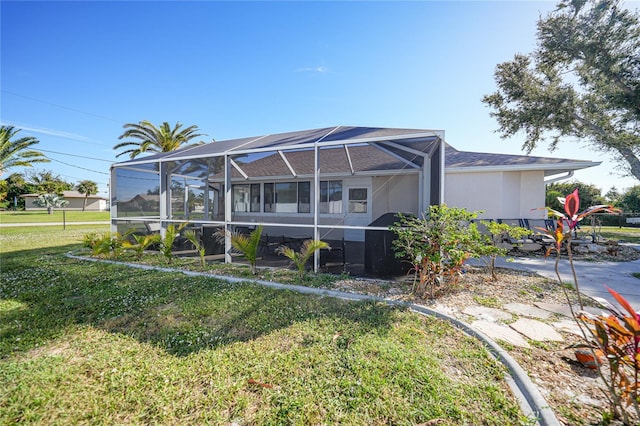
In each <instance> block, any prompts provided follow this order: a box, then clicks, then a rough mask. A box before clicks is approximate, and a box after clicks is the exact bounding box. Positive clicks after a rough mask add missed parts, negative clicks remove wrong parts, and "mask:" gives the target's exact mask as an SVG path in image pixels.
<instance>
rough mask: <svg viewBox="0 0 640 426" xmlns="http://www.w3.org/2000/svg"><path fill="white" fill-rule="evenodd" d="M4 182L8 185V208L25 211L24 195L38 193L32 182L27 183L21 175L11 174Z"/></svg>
mask: <svg viewBox="0 0 640 426" xmlns="http://www.w3.org/2000/svg"><path fill="white" fill-rule="evenodd" d="M4 182H6V183H7V196H6V207H11V206H14V201H15V206H16V207H17V208H18V209H21V210H22V209H24V198H22V197H21V195H22V194H33V193H36V192H37V188H36V187H35V186H34V185H33V184H32V183H30V182H27V180H26V179H25V177H24V175H22V174H21V173H12V174H10V175H9V176H8V177H7V178H6V179H5V180H4Z"/></svg>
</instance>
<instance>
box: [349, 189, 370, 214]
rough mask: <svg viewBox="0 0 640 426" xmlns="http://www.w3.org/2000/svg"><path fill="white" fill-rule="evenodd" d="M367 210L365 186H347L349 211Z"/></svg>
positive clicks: (360, 211)
mask: <svg viewBox="0 0 640 426" xmlns="http://www.w3.org/2000/svg"><path fill="white" fill-rule="evenodd" d="M366 212H367V188H349V213H366Z"/></svg>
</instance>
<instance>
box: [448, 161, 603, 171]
mask: <svg viewBox="0 0 640 426" xmlns="http://www.w3.org/2000/svg"><path fill="white" fill-rule="evenodd" d="M600 164H602V162H601V161H576V162H567V163H556V164H517V165H499V166H470V167H445V169H444V171H445V173H481V172H485V173H486V172H524V171H545V172H547V171H549V172H554V173H560V172H563V171H569V170H582V169H587V168H589V167H595V166H599V165H600Z"/></svg>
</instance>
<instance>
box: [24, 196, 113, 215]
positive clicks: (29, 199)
mask: <svg viewBox="0 0 640 426" xmlns="http://www.w3.org/2000/svg"><path fill="white" fill-rule="evenodd" d="M38 195H40V194H23V195H22V198H24V208H25V210H46V207H38V206H37V205H36V203H35V202H36V200H37V199H38ZM62 198H64V199H65V200H67V201H68V202H69V204H67V205H66V206H65V207H64V208H65V210H82V205H83V203H84V199H85V195H84V194H81V193H79V192H78V191H63V192H62ZM107 207H108V205H107V199H106V198H104V197H101V196H99V195H90V196H89V197H87V205H86V207H85V211H100V212H102V211H105V210H107Z"/></svg>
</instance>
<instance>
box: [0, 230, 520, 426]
mask: <svg viewBox="0 0 640 426" xmlns="http://www.w3.org/2000/svg"><path fill="white" fill-rule="evenodd" d="M104 231H106V227H99V228H95V227H92V228H89V227H72V228H67V230H65V231H63V230H60V229H47V228H37V229H33V228H23V229H15V228H14V229H12V228H5V229H0V256H1V260H2V261H1V262H0V272H1V273H2V280H1V281H0V407H2V409H1V410H0V424H14V423H27V424H28V423H32V424H35V423H37V424H77V423H83V424H122V423H129V424H149V423H154V424H156V423H163V424H184V423H191V424H194V423H195V424H200V423H209V424H230V423H237V424H417V423H423V422H427V421H429V420H432V419H443V421H442V423H438V424H444V425H458V424H494V425H503V424H521V423H522V422H524V421H526V419H523V417H522V415H521V414H520V413H519V410H518V407H517V405H516V403H515V401H514V400H513V398H512V397H511V396H510V394H509V392H508V390H507V388H506V386H505V383H504V380H503V374H504V370H503V368H502V366H501V365H499V364H497V363H496V362H495V361H494V360H493V359H492V358H491V357H489V355H488V354H487V352H486V351H485V349H484V348H483V347H482V346H481V345H480V344H479V343H478V342H477V341H476V340H474V339H471V338H469V337H468V336H466V335H464V334H462V333H461V332H459V331H458V330H457V329H454V328H453V327H452V326H451V325H449V324H448V323H446V322H443V321H440V320H437V319H434V318H426V317H423V316H419V315H417V314H414V313H411V312H409V311H407V310H404V309H399V308H391V307H388V306H386V305H381V304H376V303H371V302H359V303H353V302H346V301H343V300H337V299H331V298H321V297H312V296H305V295H301V294H298V293H295V292H291V291H275V290H270V289H266V288H262V287H258V286H255V285H252V284H248V283H245V284H229V283H226V282H224V281H219V280H215V279H208V278H200V277H188V276H185V275H182V274H179V273H161V272H157V271H139V270H132V269H129V268H127V267H123V266H117V265H109V264H102V263H92V262H83V261H77V260H73V259H69V258H67V257H65V256H63V253H64V252H66V251H68V250H71V249H77V248H78V247H79V241H81V239H82V236H83V235H84V234H85V233H88V232H104Z"/></svg>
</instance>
